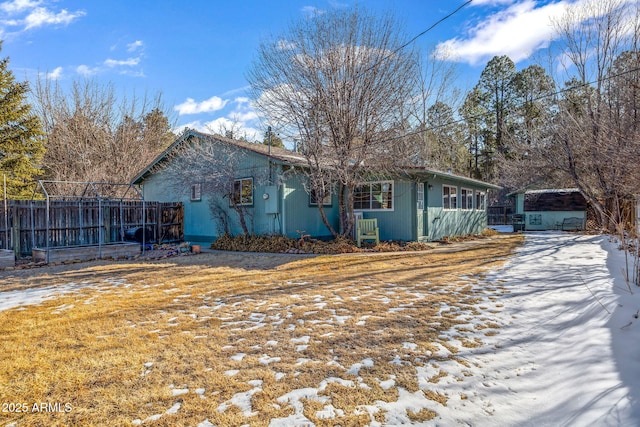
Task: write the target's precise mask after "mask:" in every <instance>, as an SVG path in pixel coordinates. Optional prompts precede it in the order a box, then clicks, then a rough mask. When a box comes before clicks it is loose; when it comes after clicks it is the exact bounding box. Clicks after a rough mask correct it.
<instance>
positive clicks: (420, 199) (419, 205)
mask: <svg viewBox="0 0 640 427" xmlns="http://www.w3.org/2000/svg"><path fill="white" fill-rule="evenodd" d="M416 209H418V210H419V211H423V210H424V183H423V182H419V183H418V185H417V187H416Z"/></svg>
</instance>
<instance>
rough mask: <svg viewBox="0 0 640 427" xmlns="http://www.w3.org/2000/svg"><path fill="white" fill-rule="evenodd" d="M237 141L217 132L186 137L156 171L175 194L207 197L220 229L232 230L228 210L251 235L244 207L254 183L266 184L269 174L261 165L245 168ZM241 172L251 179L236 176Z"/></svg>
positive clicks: (228, 232)
mask: <svg viewBox="0 0 640 427" xmlns="http://www.w3.org/2000/svg"><path fill="white" fill-rule="evenodd" d="M185 132H189V131H188V130H187V131H185ZM237 143H238V142H237V141H235V142H234V141H231V140H229V139H227V138H224V137H222V136H218V135H215V136H208V135H205V134H201V135H200V136H199V137H194V138H189V139H186V140H185V141H184V143H183V144H182V145H181V146H179V147H177V148H176V149H175V150H172V152H171V153H170V154H169V157H168V158H167V161H165V162H163V163H162V164H159V165H158V166H157V171H162V172H163V173H164V174H165V177H166V179H167V182H170V183H171V184H170V185H171V187H172V189H173V191H174V192H176V193H177V194H182V195H183V196H188V197H189V196H190V197H191V198H194V197H203V198H206V199H207V200H208V203H209V209H210V211H211V216H212V218H213V219H214V220H215V221H216V223H217V225H218V228H219V231H221V232H223V233H226V234H230V233H231V226H232V221H233V218H230V217H229V212H230V211H231V212H235V213H236V215H237V220H238V223H239V225H240V228H241V229H242V232H243V233H244V234H245V235H250V234H251V233H252V231H251V230H252V226H251V224H252V217H251V210H250V209H247V207H248V206H249V205H252V204H253V200H248V198H249V197H252V195H253V187H254V186H260V185H265V184H267V183H268V182H269V179H270V176H269V174H268V173H267V172H265V170H264V168H258V167H255V168H249V169H248V168H247V166H246V162H243V160H244V159H243V152H244V151H243V150H242V149H241V148H240V147H238V146H237V145H236V144H237ZM247 144H249V143H247ZM240 176H251V177H252V180H251V182H249V181H243V180H239V179H238V177H240ZM249 185H250V186H251V188H249V187H248V186H249Z"/></svg>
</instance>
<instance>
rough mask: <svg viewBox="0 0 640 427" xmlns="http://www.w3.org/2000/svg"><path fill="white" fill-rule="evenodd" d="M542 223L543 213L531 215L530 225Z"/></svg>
mask: <svg viewBox="0 0 640 427" xmlns="http://www.w3.org/2000/svg"><path fill="white" fill-rule="evenodd" d="M541 224H542V214H530V215H529V225H541Z"/></svg>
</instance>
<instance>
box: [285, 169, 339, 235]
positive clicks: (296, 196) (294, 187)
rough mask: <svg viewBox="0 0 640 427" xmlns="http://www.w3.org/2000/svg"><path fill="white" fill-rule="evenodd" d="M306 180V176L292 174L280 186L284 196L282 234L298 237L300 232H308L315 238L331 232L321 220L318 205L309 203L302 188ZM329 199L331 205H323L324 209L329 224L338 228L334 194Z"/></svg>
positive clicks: (307, 195)
mask: <svg viewBox="0 0 640 427" xmlns="http://www.w3.org/2000/svg"><path fill="white" fill-rule="evenodd" d="M306 180H307V178H306V177H305V176H304V175H302V174H297V175H293V176H290V177H289V178H288V179H287V180H285V182H284V184H283V186H282V188H281V193H282V195H283V197H284V199H283V200H284V202H283V209H282V217H283V221H284V234H285V235H287V236H289V237H300V234H309V235H311V236H312V237H315V238H319V237H329V236H331V232H330V231H329V229H327V227H326V226H325V225H324V223H323V222H322V218H321V216H320V212H319V211H318V207H317V206H315V205H311V204H310V199H309V193H307V191H306V190H305V188H304V187H305V183H306ZM331 201H332V203H331V206H325V207H324V210H325V213H326V215H327V219H328V220H329V221H330V223H331V226H332V227H334V229H335V230H338V226H339V218H338V216H339V215H338V197H337V195H336V194H333V195H332V198H331ZM302 232H304V233H302Z"/></svg>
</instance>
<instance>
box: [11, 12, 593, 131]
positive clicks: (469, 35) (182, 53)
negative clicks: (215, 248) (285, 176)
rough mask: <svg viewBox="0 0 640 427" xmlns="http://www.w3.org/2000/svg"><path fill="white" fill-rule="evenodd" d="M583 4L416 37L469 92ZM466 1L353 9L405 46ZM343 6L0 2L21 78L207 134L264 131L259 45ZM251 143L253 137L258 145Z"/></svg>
mask: <svg viewBox="0 0 640 427" xmlns="http://www.w3.org/2000/svg"><path fill="white" fill-rule="evenodd" d="M581 1H584V0H555V1H554V0H547V1H535V0H473V1H472V2H471V4H469V5H467V6H465V7H463V8H462V9H461V10H460V11H459V12H457V13H456V14H455V15H454V16H452V17H451V18H449V19H447V20H446V21H444V22H443V23H441V24H439V25H438V26H437V27H436V28H434V29H433V30H432V31H429V32H428V33H426V34H425V35H423V36H421V37H420V38H418V40H417V41H416V46H417V47H418V48H419V49H421V50H422V51H423V53H425V54H428V53H429V52H432V51H433V49H434V47H437V48H439V49H445V50H446V51H447V52H450V53H451V54H452V55H453V56H451V59H450V60H451V61H453V62H455V63H456V64H458V65H459V70H460V71H459V78H458V81H457V84H458V86H459V87H460V88H461V89H462V90H465V91H466V90H468V89H470V88H471V87H473V85H474V84H475V83H476V82H477V80H478V77H479V75H480V72H481V71H482V69H483V68H484V66H485V65H486V63H487V61H488V60H490V59H491V58H492V57H493V56H495V55H503V54H507V55H509V56H510V57H511V58H512V59H513V60H514V61H516V63H517V64H518V66H519V67H520V66H522V64H525V63H526V61H527V60H528V59H529V58H531V56H532V55H534V54H535V53H536V51H538V50H539V49H541V48H544V47H545V46H546V45H547V44H548V41H549V40H550V39H551V38H552V37H553V35H552V30H551V25H550V17H551V16H560V15H561V14H562V12H563V10H564V8H565V7H566V5H567V4H571V3H575V2H581ZM464 3H465V1H463V0H396V1H383V0H360V1H359V2H358V4H359V6H361V7H365V8H367V9H368V10H370V11H373V12H377V11H380V12H385V11H391V12H393V13H394V14H395V16H396V18H397V19H398V20H399V21H400V22H401V23H402V24H403V27H404V31H405V32H406V35H407V37H408V38H411V37H414V36H416V35H418V34H419V33H421V32H422V31H424V30H425V29H427V28H428V27H430V26H431V25H432V24H434V23H435V22H436V21H438V20H439V19H441V18H442V17H444V16H446V15H447V14H449V13H450V12H452V11H454V10H455V9H456V8H458V7H459V6H461V5H462V4H464ZM353 4H355V2H354V1H351V0H271V1H264V0H263V1H244V0H237V1H235V2H230V1H215V0H183V1H173V0H95V1H82V0H11V1H4V2H0V39H2V40H3V46H2V52H0V55H1V56H2V57H6V56H8V57H9V58H10V63H9V67H10V69H11V70H12V71H13V72H14V74H15V76H16V78H17V79H18V80H29V81H31V82H34V81H35V80H36V79H37V76H38V75H41V76H42V75H45V74H46V75H48V76H49V77H50V78H51V79H55V80H57V81H58V83H59V84H61V85H62V86H63V87H65V85H68V84H69V83H70V82H72V81H73V80H78V79H85V78H90V79H94V80H96V81H97V82H99V83H101V84H108V83H110V84H113V86H114V87H115V89H116V91H117V92H118V93H119V94H121V95H122V94H124V95H126V96H127V97H129V98H131V97H132V96H133V95H134V94H135V95H136V96H137V97H142V96H144V95H145V94H146V95H148V96H154V95H156V94H157V93H161V94H162V99H163V101H164V103H165V105H166V106H167V107H168V108H169V109H170V110H171V111H172V114H174V117H173V119H174V120H175V122H176V127H177V128H182V127H184V126H189V127H191V128H195V129H199V130H206V128H207V126H208V127H209V129H211V130H214V131H215V130H217V129H219V128H220V124H224V123H229V121H233V120H236V121H239V122H240V123H241V124H242V125H243V126H244V128H245V129H246V130H247V131H248V135H249V136H250V137H251V135H252V132H260V133H261V132H263V131H264V126H265V125H264V124H262V123H260V121H259V120H257V118H256V115H255V112H254V111H253V110H252V108H251V104H250V102H249V100H248V99H247V97H246V87H247V81H246V79H245V73H246V70H247V68H248V66H249V64H250V63H251V61H252V58H253V57H254V54H255V52H256V49H257V46H258V44H259V43H260V41H261V40H262V39H264V38H266V37H275V36H278V35H280V34H282V33H283V32H284V31H285V30H286V28H287V26H288V24H289V23H291V22H292V21H295V20H299V19H303V18H304V17H305V16H308V14H309V13H312V12H313V11H323V10H328V9H331V8H340V7H348V6H351V5H353ZM257 137H258V136H256V138H257Z"/></svg>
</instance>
